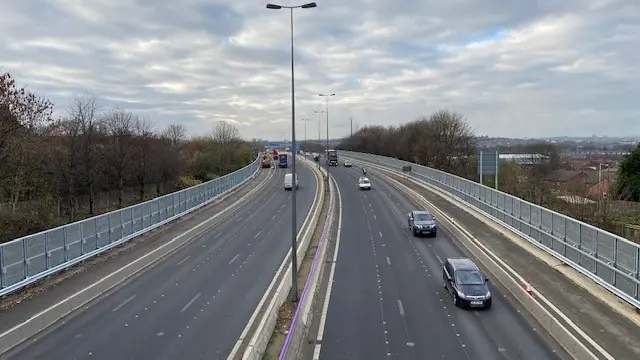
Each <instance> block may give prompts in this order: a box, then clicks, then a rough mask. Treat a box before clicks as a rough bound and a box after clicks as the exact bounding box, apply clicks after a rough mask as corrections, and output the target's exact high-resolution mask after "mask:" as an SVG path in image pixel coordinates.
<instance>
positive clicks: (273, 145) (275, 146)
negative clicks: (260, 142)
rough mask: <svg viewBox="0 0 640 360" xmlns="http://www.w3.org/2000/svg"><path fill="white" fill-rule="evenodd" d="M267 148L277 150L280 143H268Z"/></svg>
mask: <svg viewBox="0 0 640 360" xmlns="http://www.w3.org/2000/svg"><path fill="white" fill-rule="evenodd" d="M269 147H270V148H278V147H280V143H279V142H272V141H269Z"/></svg>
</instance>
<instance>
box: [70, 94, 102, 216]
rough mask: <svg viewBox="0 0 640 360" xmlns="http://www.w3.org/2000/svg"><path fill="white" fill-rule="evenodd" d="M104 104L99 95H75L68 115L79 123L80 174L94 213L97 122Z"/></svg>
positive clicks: (90, 208)
mask: <svg viewBox="0 0 640 360" xmlns="http://www.w3.org/2000/svg"><path fill="white" fill-rule="evenodd" d="M101 109H102V105H101V104H100V101H99V99H98V97H97V96H95V95H83V96H78V95H76V96H74V98H73V100H72V102H71V106H70V108H69V110H68V117H69V119H72V120H73V121H74V122H76V123H77V124H78V127H79V130H80V131H79V134H78V135H79V137H80V139H79V142H80V148H79V150H78V153H79V154H78V156H79V162H80V165H79V166H80V175H81V177H82V180H83V185H84V187H85V192H86V194H87V195H88V197H89V213H90V214H92V215H93V214H94V210H95V209H94V206H95V205H94V203H95V199H94V197H95V185H96V182H97V177H98V171H97V167H96V162H97V161H96V160H97V141H98V139H97V136H96V135H97V134H96V124H97V122H98V119H99V116H100V111H101Z"/></svg>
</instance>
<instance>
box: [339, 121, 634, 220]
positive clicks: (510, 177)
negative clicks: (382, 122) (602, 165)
mask: <svg viewBox="0 0 640 360" xmlns="http://www.w3.org/2000/svg"><path fill="white" fill-rule="evenodd" d="M478 139H479V138H478V137H476V136H475V134H474V132H473V130H472V129H471V127H470V126H469V125H468V124H467V123H466V121H465V119H464V117H463V116H462V115H461V114H458V113H455V112H451V111H448V110H441V111H438V112H435V113H433V114H431V115H430V116H422V117H419V118H417V119H415V120H413V121H410V122H408V123H405V124H402V125H397V126H387V127H384V126H366V127H363V128H361V129H359V130H358V131H356V132H355V133H354V134H353V135H352V136H349V137H347V138H345V139H344V140H343V141H342V142H341V143H340V145H339V146H338V149H343V150H352V151H357V152H364V153H371V154H377V155H383V156H389V157H393V158H397V159H401V160H405V161H409V162H413V163H417V164H420V165H424V166H428V167H431V168H435V169H438V170H442V171H445V172H448V173H452V174H456V175H458V176H461V177H464V178H467V179H469V180H472V181H479V179H478V173H477V154H478V151H479V148H478ZM498 150H499V151H500V152H509V153H523V154H540V155H544V156H546V157H547V158H548V161H545V162H542V163H537V164H533V165H530V166H524V167H523V166H520V165H519V164H517V163H515V162H503V163H501V164H500V167H499V176H498V181H499V186H498V187H499V189H500V190H502V191H504V192H507V193H509V194H512V195H515V196H517V197H519V198H522V199H525V200H527V201H530V202H532V203H535V204H538V205H541V206H545V207H548V208H551V209H554V210H556V211H559V212H562V213H565V214H567V215H569V216H574V217H576V218H579V219H581V220H583V221H587V222H590V223H592V224H594V225H596V226H603V225H606V224H608V223H611V222H616V221H622V219H623V217H624V216H628V213H629V212H628V211H625V212H624V214H622V212H621V211H616V210H617V209H615V208H617V207H620V206H621V205H619V204H621V203H623V202H629V201H636V202H637V201H640V144H639V145H638V146H637V147H636V148H635V150H634V151H632V153H631V154H630V155H628V156H626V157H625V158H624V159H623V160H622V162H621V165H620V167H619V170H618V173H617V181H616V182H615V183H614V189H613V190H614V191H613V193H612V194H609V196H608V197H607V198H606V199H601V200H600V201H601V203H600V205H584V204H568V203H566V201H563V200H560V199H558V198H557V196H556V195H557V194H555V193H554V192H553V189H552V187H551V185H550V184H549V183H548V182H547V178H548V176H549V175H550V174H551V173H552V172H553V171H555V170H559V169H561V168H562V162H561V152H562V150H563V149H562V148H561V147H559V146H558V145H556V144H553V143H547V142H539V143H529V144H522V145H519V146H518V147H517V148H512V147H509V148H499V149H498ZM532 160H533V159H532ZM483 180H484V182H485V185H487V186H490V187H493V186H494V178H493V177H492V176H485V177H484V179H483ZM582 187H583V186H582V185H580V189H581V190H584V189H583V188H582ZM632 211H633V210H632ZM617 213H620V216H618V215H617ZM614 214H616V216H613V217H612V215H614Z"/></svg>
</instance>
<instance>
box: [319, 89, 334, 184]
mask: <svg viewBox="0 0 640 360" xmlns="http://www.w3.org/2000/svg"><path fill="white" fill-rule="evenodd" d="M318 96H324V99H325V104H326V108H325V113H326V115H327V152H326V154H325V156H326V160H327V178H328V177H329V152H328V150H329V97H331V96H336V94H318Z"/></svg>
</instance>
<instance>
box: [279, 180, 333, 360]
mask: <svg viewBox="0 0 640 360" xmlns="http://www.w3.org/2000/svg"><path fill="white" fill-rule="evenodd" d="M329 177H330V178H331V180H334V179H333V176H332V175H331V174H329ZM334 181H335V180H334ZM329 193H330V197H329V210H328V211H327V217H326V219H325V222H324V227H323V228H322V235H321V236H320V242H319V243H318V247H317V248H316V252H315V255H314V256H313V262H312V263H311V269H310V270H309V275H308V276H307V281H306V282H305V284H304V289H303V290H302V294H301V295H300V300H299V301H298V306H297V307H296V313H295V315H293V320H292V321H291V325H289V332H288V333H287V338H286V339H285V340H284V344H283V345H282V350H281V351H280V357H279V360H284V359H285V357H286V355H287V352H288V351H289V345H290V344H291V337H292V334H293V330H294V329H295V328H296V325H297V323H298V317H299V316H300V311H301V308H302V304H303V303H304V299H306V297H307V292H308V291H309V284H310V283H311V277H312V276H313V274H314V273H315V271H316V267H317V260H318V258H319V256H320V250H321V249H322V247H324V245H325V240H326V239H327V237H328V236H329V234H328V230H329V226H330V224H329V221H328V220H329V216H330V214H331V211H332V210H333V205H334V204H333V196H331V195H333V193H334V185H333V181H329Z"/></svg>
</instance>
